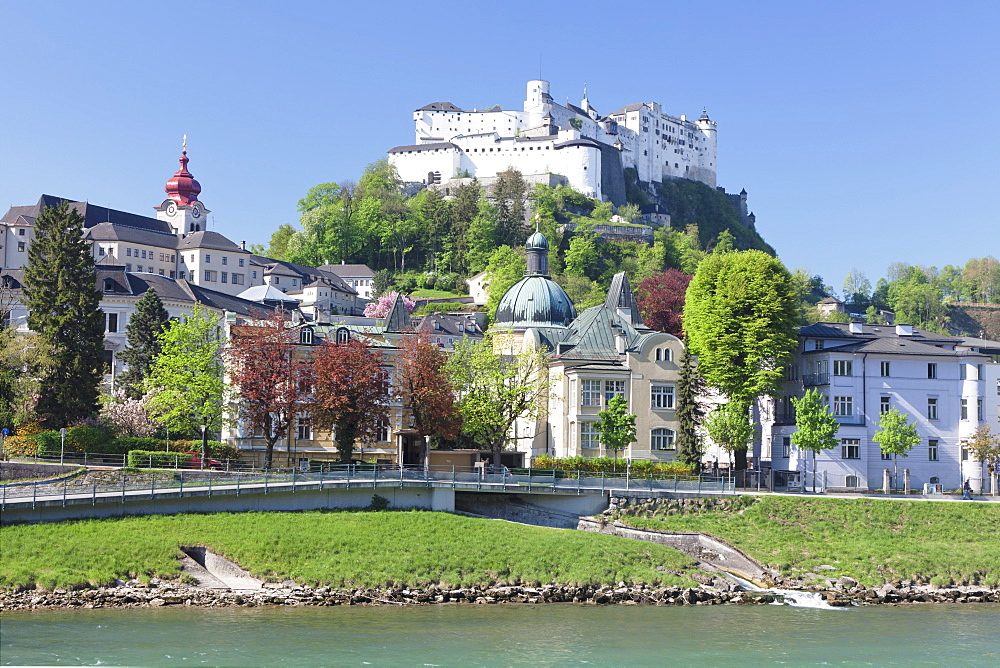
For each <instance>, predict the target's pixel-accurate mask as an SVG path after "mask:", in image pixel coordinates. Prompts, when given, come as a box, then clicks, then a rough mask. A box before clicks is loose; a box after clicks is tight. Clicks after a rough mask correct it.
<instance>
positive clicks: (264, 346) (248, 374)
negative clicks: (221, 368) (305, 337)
mask: <svg viewBox="0 0 1000 668" xmlns="http://www.w3.org/2000/svg"><path fill="white" fill-rule="evenodd" d="M226 359H227V361H228V363H229V373H230V378H231V379H232V382H233V385H234V386H236V388H237V396H238V402H239V403H238V412H239V417H240V420H241V421H242V422H243V425H244V426H245V427H246V428H247V429H248V430H250V432H251V433H252V434H261V435H262V436H263V437H264V440H265V442H266V443H267V451H266V454H265V455H264V468H271V464H272V458H273V455H274V444H275V443H277V442H278V440H279V439H281V438H283V437H285V436H287V435H288V430H289V429H290V428H291V426H292V423H293V421H294V420H295V416H296V414H297V413H300V412H302V411H304V410H307V409H308V403H309V399H310V396H309V391H310V387H311V385H312V365H311V364H310V361H309V359H308V357H307V356H306V355H305V354H304V353H303V352H302V351H297V350H296V345H295V342H294V338H293V333H292V331H291V330H289V329H288V319H287V318H286V317H284V316H282V315H281V314H274V315H271V316H269V317H267V318H262V319H260V320H256V321H251V322H249V323H246V324H240V325H234V326H233V327H232V330H231V336H230V342H229V347H228V348H227V349H226Z"/></svg>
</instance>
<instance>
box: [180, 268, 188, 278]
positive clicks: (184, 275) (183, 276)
mask: <svg viewBox="0 0 1000 668" xmlns="http://www.w3.org/2000/svg"><path fill="white" fill-rule="evenodd" d="M180 276H181V280H184V278H185V277H186V276H187V272H186V271H184V270H183V269H182V270H181V273H180Z"/></svg>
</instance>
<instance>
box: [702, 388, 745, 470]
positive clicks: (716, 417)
mask: <svg viewBox="0 0 1000 668" xmlns="http://www.w3.org/2000/svg"><path fill="white" fill-rule="evenodd" d="M749 412H750V406H749V404H747V403H746V402H742V401H730V402H729V403H725V404H721V405H719V406H718V407H716V409H715V410H714V411H712V412H711V413H709V415H708V419H707V420H706V421H705V427H706V428H707V430H708V436H709V438H711V439H712V440H713V441H714V442H715V443H716V444H717V445H719V446H720V447H721V448H722V449H723V450H725V451H726V452H728V453H729V454H730V455H733V456H734V457H735V458H736V469H737V470H744V469H745V468H746V464H745V462H746V451H747V445H749V443H750V441H751V440H752V439H753V425H751V424H750V416H749ZM740 452H742V453H743V462H744V465H743V466H742V467H741V466H740V463H739V460H738V455H739V453H740Z"/></svg>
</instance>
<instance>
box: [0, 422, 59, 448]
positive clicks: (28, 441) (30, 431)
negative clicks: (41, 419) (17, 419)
mask: <svg viewBox="0 0 1000 668" xmlns="http://www.w3.org/2000/svg"><path fill="white" fill-rule="evenodd" d="M41 431H42V426H41V425H40V424H39V423H38V422H37V421H34V422H25V423H24V424H22V425H21V426H20V427H18V428H17V432H16V433H15V434H14V435H13V436H8V437H7V438H6V439H4V444H3V446H4V451H5V452H6V453H7V454H8V455H27V456H34V455H36V454H38V443H37V442H36V441H35V440H34V439H33V438H31V437H32V436H34V435H35V434H39V433H41ZM56 433H58V432H56Z"/></svg>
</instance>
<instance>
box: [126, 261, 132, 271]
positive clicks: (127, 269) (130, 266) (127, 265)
mask: <svg viewBox="0 0 1000 668" xmlns="http://www.w3.org/2000/svg"><path fill="white" fill-rule="evenodd" d="M125 271H132V263H131V262H126V263H125Z"/></svg>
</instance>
